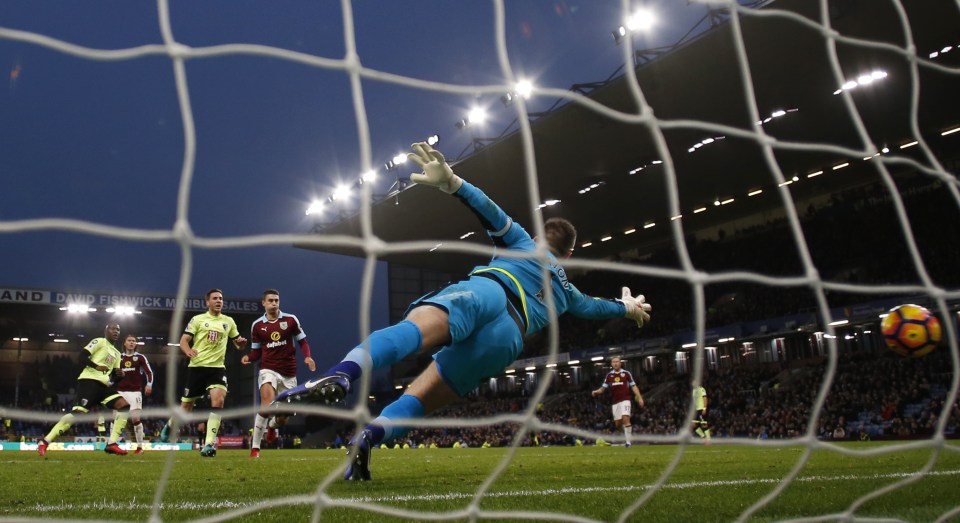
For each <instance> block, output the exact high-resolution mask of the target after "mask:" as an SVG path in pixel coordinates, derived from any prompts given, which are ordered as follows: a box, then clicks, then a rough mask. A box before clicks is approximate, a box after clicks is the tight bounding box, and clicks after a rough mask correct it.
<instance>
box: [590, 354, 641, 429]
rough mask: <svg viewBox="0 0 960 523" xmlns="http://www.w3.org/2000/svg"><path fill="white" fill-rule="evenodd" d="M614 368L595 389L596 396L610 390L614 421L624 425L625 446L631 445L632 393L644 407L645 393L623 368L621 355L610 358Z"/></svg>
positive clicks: (620, 425)
mask: <svg viewBox="0 0 960 523" xmlns="http://www.w3.org/2000/svg"><path fill="white" fill-rule="evenodd" d="M610 365H611V366H613V368H612V369H611V370H610V372H608V373H607V376H606V377H605V378H604V379H603V385H601V386H600V388H599V389H597V390H595V391H593V395H594V396H600V395H601V394H603V393H604V392H605V391H606V390H608V389H609V390H610V403H611V405H612V409H613V423H614V424H616V426H617V428H618V429H619V428H620V427H623V437H624V438H625V440H624V446H625V447H629V446H630V432H631V430H632V424H631V423H630V414H631V413H630V407H631V405H632V404H631V403H630V393H631V392H632V393H633V397H635V398H637V403H638V404H639V405H640V406H641V407H643V395H642V394H640V388H639V387H637V384H636V382H634V381H633V374H630V371H628V370H626V369H624V368H623V360H621V359H620V356H614V357H613V358H612V359H611V360H610Z"/></svg>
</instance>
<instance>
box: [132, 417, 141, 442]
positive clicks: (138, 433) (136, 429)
mask: <svg viewBox="0 0 960 523" xmlns="http://www.w3.org/2000/svg"><path fill="white" fill-rule="evenodd" d="M133 434H134V436H135V437H136V438H137V448H141V449H142V448H143V422H141V421H140V420H137V421H134V422H133Z"/></svg>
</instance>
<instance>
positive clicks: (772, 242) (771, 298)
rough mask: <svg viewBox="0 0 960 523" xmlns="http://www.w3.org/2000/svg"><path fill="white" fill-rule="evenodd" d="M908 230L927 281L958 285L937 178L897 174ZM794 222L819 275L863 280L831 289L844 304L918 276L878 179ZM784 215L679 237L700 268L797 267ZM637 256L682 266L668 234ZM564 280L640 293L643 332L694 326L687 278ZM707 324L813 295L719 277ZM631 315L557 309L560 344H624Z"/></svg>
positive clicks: (785, 307)
mask: <svg viewBox="0 0 960 523" xmlns="http://www.w3.org/2000/svg"><path fill="white" fill-rule="evenodd" d="M900 183H901V185H902V187H900V191H901V195H902V196H903V201H904V206H905V208H906V212H907V216H908V219H909V220H910V223H911V225H912V228H911V232H912V235H913V238H914V240H915V242H916V245H917V247H918V251H919V254H920V257H921V259H922V261H923V265H924V268H925V270H926V271H927V272H928V273H929V275H930V278H931V280H932V281H933V282H934V284H936V285H939V286H942V287H947V288H957V287H958V286H960V272H958V271H957V270H956V267H958V266H960V243H958V242H956V241H944V239H945V238H958V237H960V210H958V208H957V204H956V202H954V201H953V200H952V197H951V195H950V193H949V191H947V190H946V189H945V187H944V184H943V183H942V182H939V181H930V180H929V179H927V178H920V177H915V178H912V179H904V180H901V181H900ZM800 223H801V226H802V230H803V234H804V241H805V245H806V246H807V250H808V252H809V254H810V259H811V261H812V263H813V265H814V267H815V268H816V270H817V273H818V274H819V276H820V277H821V278H822V279H823V280H826V281H830V282H835V283H846V284H855V285H863V286H868V287H869V293H867V292H865V293H862V294H857V293H849V292H839V291H828V292H827V299H828V303H829V305H830V306H831V307H843V306H848V305H853V304H856V303H862V302H864V301H871V300H877V299H880V298H884V297H889V296H893V295H894V294H893V293H892V292H891V293H890V294H889V295H881V294H877V293H876V288H877V287H879V286H885V285H892V284H899V285H905V284H913V285H919V284H920V282H921V278H920V276H919V274H918V271H917V268H916V266H915V264H914V260H913V258H912V257H911V256H910V249H909V248H908V245H907V242H906V240H905V236H904V234H903V231H902V228H901V224H900V220H899V217H898V215H897V213H896V211H895V208H894V204H893V200H892V198H891V197H890V194H889V192H888V191H887V189H886V188H885V186H883V185H882V184H880V183H876V184H873V185H868V186H861V187H855V188H850V189H848V190H846V191H842V192H836V193H834V194H832V195H831V196H830V198H829V199H828V200H826V201H823V202H818V203H817V204H816V205H814V204H809V205H808V207H807V209H806V211H805V212H804V213H803V216H801V221H800ZM797 245H798V243H797V239H796V238H794V234H793V232H792V230H791V228H790V227H789V224H788V222H787V220H786V219H771V220H769V221H767V222H765V223H762V224H755V225H752V226H750V227H746V228H744V229H742V230H734V231H730V232H728V233H721V234H718V235H717V236H716V237H713V238H707V237H701V238H699V239H697V238H694V237H693V236H690V237H688V238H687V241H686V246H687V250H688V252H689V255H690V259H691V261H692V263H693V265H694V267H695V268H696V269H697V270H698V271H702V272H706V273H710V274H716V273H721V272H730V271H749V272H753V273H757V274H762V275H765V276H771V277H784V276H794V277H798V276H804V275H805V274H806V272H805V269H804V265H803V262H802V260H803V256H801V252H800V251H799V250H798V247H797ZM642 263H643V264H644V265H645V266H648V267H662V268H669V269H674V270H679V269H681V268H682V265H681V264H680V262H679V256H678V254H677V252H676V249H675V247H674V245H673V243H672V242H669V243H668V244H665V245H663V246H661V247H660V248H656V249H653V250H651V252H650V253H649V255H647V256H646V257H644V259H643V261H642ZM571 279H572V281H573V282H574V283H575V284H576V285H577V287H578V288H580V289H581V290H582V291H584V292H585V293H587V294H591V295H595V296H616V295H618V293H619V289H620V287H621V286H623V285H627V286H629V287H630V288H631V289H634V290H635V292H641V293H643V294H645V295H646V296H647V298H648V301H650V302H651V303H653V304H654V307H655V309H654V319H653V321H651V322H650V323H649V324H648V325H647V326H646V327H645V328H644V330H643V333H642V334H643V336H645V337H657V336H668V335H671V334H674V333H676V332H682V331H689V330H693V329H694V318H695V315H694V305H693V299H692V297H693V292H692V287H691V285H690V284H689V283H688V282H686V281H681V280H675V279H669V278H656V277H651V276H643V277H638V276H634V275H627V274H623V273H614V272H610V271H590V272H587V273H585V274H579V275H578V274H576V273H574V272H572V271H571ZM705 304H706V318H705V319H706V328H708V329H710V328H715V327H720V326H724V325H730V324H735V323H740V322H748V321H753V320H762V319H768V318H773V317H779V316H785V315H790V314H797V313H802V312H808V311H811V310H816V308H817V302H816V300H815V294H814V293H813V291H812V290H811V289H810V288H807V287H781V286H773V285H761V284H757V283H750V282H742V281H741V282H725V283H716V284H710V285H707V286H706V288H705ZM629 327H630V325H629V322H627V321H625V320H624V321H621V320H614V321H612V322H590V321H584V320H580V319H576V318H568V317H561V318H560V332H561V333H562V340H561V341H560V352H566V351H569V350H572V349H582V348H590V347H595V346H600V345H605V344H612V343H622V342H626V341H631V340H632V339H635V338H636V337H637V335H638V334H637V331H636V329H631V328H629ZM547 347H548V345H547V343H546V337H545V336H538V337H536V338H534V339H532V340H529V341H528V343H527V345H526V347H525V348H524V355H523V356H524V357H532V356H537V355H542V354H545V353H546V351H547Z"/></svg>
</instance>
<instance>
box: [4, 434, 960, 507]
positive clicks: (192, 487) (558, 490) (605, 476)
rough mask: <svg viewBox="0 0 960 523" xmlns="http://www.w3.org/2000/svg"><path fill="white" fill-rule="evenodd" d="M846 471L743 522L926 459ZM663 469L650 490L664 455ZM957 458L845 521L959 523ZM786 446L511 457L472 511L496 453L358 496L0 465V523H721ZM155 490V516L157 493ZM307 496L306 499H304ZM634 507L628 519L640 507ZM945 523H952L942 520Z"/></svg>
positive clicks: (266, 476) (807, 473)
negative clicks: (84, 522) (316, 521)
mask: <svg viewBox="0 0 960 523" xmlns="http://www.w3.org/2000/svg"><path fill="white" fill-rule="evenodd" d="M842 448H843V449H845V450H847V451H854V452H856V455H849V454H848V453H845V452H839V451H837V450H834V449H831V448H818V449H816V450H815V451H814V452H813V453H812V455H811V456H810V460H809V461H808V462H807V463H806V465H805V466H804V467H803V469H802V471H801V472H800V474H799V476H798V477H797V479H796V480H794V481H793V482H792V483H790V484H789V485H788V486H786V488H785V489H784V490H783V491H782V492H781V493H780V495H779V496H777V497H776V498H775V499H773V500H772V501H770V502H769V503H766V504H765V505H763V507H762V508H759V509H758V510H756V511H755V512H752V516H751V517H750V518H749V520H750V521H778V520H784V519H794V518H804V517H814V516H823V515H826V514H839V513H843V512H845V511H847V510H849V509H850V506H851V503H853V502H854V501H855V500H857V499H858V498H859V497H860V496H863V495H864V494H867V493H869V492H871V491H874V490H876V489H878V488H881V487H883V486H885V485H890V484H893V483H895V482H898V481H902V480H903V479H904V478H905V477H907V476H908V475H909V474H910V473H912V472H915V471H917V470H919V469H921V468H922V467H923V466H924V464H925V463H927V462H928V461H929V460H930V459H931V457H932V456H933V455H934V452H933V450H931V449H915V450H903V449H901V450H899V451H897V452H889V453H888V452H886V450H889V449H890V448H891V446H890V445H889V444H887V445H881V444H876V443H856V444H849V445H846V446H844V447H842ZM681 450H683V455H682V457H681V458H680V461H679V464H678V465H677V467H676V468H675V469H674V470H673V473H672V474H670V475H669V477H668V478H667V479H666V481H665V482H664V483H663V485H662V486H661V487H660V488H659V489H657V490H656V491H655V492H652V495H650V494H651V488H652V487H653V486H654V485H656V484H657V482H658V479H659V478H660V477H661V476H662V475H663V473H664V471H665V470H667V469H668V468H669V467H670V465H671V463H672V462H673V460H674V459H675V458H676V457H677V454H678V452H679V451H681ZM958 450H960V448H957V447H954V446H947V447H946V448H944V449H943V450H942V451H941V452H940V454H939V455H938V456H937V459H936V461H935V465H934V467H933V471H932V473H930V474H928V475H925V476H924V477H922V478H920V479H919V480H918V481H916V482H914V483H912V484H910V485H907V486H905V487H903V488H900V489H898V490H896V491H894V492H892V493H889V494H884V495H882V496H879V497H877V498H876V499H873V500H870V501H868V502H866V503H864V504H863V505H862V506H860V507H858V508H857V509H856V510H855V511H854V514H855V515H856V516H857V517H886V518H893V519H898V520H905V521H934V520H937V519H938V518H941V517H943V516H944V515H945V514H946V515H952V512H951V511H953V510H960V509H958V507H960V489H958V488H957V486H956V485H957V481H958V479H960V455H958V452H957V451H958ZM804 452H805V449H804V448H803V447H802V446H799V445H797V446H786V447H775V446H769V445H767V446H762V447H756V446H745V445H729V444H723V442H717V443H715V444H714V445H712V446H709V447H705V446H699V445H698V446H690V447H686V448H683V449H681V447H678V446H674V445H652V446H651V445H634V446H633V447H632V448H623V447H554V448H521V449H518V450H517V451H516V454H515V455H514V456H513V458H512V460H510V461H509V464H508V465H507V466H506V468H505V469H504V470H503V472H502V473H501V474H500V475H499V476H497V477H496V479H495V480H494V481H493V482H492V483H491V484H490V485H489V488H487V490H486V493H485V494H484V495H483V496H482V497H481V498H480V499H479V500H478V499H476V493H477V491H478V489H480V488H481V486H482V485H484V483H485V481H487V480H488V478H490V477H491V474H492V473H493V472H494V471H495V470H496V469H497V468H498V466H500V464H501V463H502V462H504V460H505V459H507V458H508V455H509V451H508V450H507V449H493V448H491V449H409V450H394V449H384V450H381V449H377V450H374V452H373V457H372V460H371V461H372V469H371V470H372V474H373V481H371V482H362V483H357V482H347V481H343V480H341V479H339V475H336V474H335V473H336V472H337V471H338V469H341V468H342V467H343V466H345V462H344V457H343V456H344V453H343V451H339V450H282V451H269V450H265V451H263V454H262V457H261V458H260V459H259V460H252V459H250V458H249V457H248V453H247V451H239V450H237V451H233V450H221V451H220V453H219V454H218V455H217V457H216V458H214V459H206V458H201V457H200V455H199V453H198V452H174V453H164V452H148V453H147V454H144V455H142V456H134V455H129V456H125V457H121V456H110V455H106V454H104V453H103V452H49V453H48V454H47V457H46V458H40V457H38V456H37V455H36V454H33V453H26V452H16V453H14V452H4V453H3V454H2V455H0V484H2V485H3V488H2V489H0V520H17V521H20V520H23V519H25V518H42V519H61V520H62V519H91V520H92V519H97V520H119V521H147V520H150V519H151V516H152V515H153V514H154V511H156V515H157V516H158V517H159V518H160V519H162V520H163V521H184V520H195V519H206V518H213V519H212V520H216V521H220V520H231V521H251V522H253V521H256V522H263V521H277V522H294V521H309V520H310V519H311V518H312V517H313V515H314V513H315V512H316V511H319V516H320V518H321V520H323V521H351V522H353V521H377V522H381V521H407V520H427V519H441V518H443V517H445V516H450V517H452V519H454V520H457V521H465V520H468V519H469V515H470V513H471V512H470V511H471V510H473V508H472V507H474V506H475V507H476V509H477V510H479V512H477V513H476V514H478V515H479V516H480V517H481V518H482V519H487V518H495V519H508V520H529V519H531V518H532V519H540V520H548V521H557V520H564V519H567V520H586V519H589V520H602V521H611V520H617V519H619V518H621V517H623V516H625V519H627V520H630V521H670V522H676V521H731V520H736V519H738V518H740V517H741V516H742V515H743V514H744V512H745V511H746V510H747V509H748V508H749V507H751V506H753V505H754V504H756V503H758V502H759V501H761V500H762V499H764V498H765V497H766V496H768V495H770V493H771V492H772V491H773V490H774V489H776V488H777V487H778V486H779V485H780V484H781V480H782V478H783V476H784V475H786V474H787V473H788V472H789V471H790V470H791V469H792V468H793V467H794V465H795V464H796V463H797V462H798V461H799V460H800V459H801V458H802V456H803V455H804ZM168 460H170V461H171V463H170V465H171V468H170V475H169V479H168V480H167V482H166V484H165V487H164V490H163V492H162V494H161V495H160V496H159V499H158V501H159V502H160V505H159V508H156V507H157V506H156V505H155V498H156V497H157V492H158V486H159V485H160V484H161V481H162V478H163V477H164V470H165V467H166V466H167V465H168ZM318 492H320V494H319V495H318ZM647 495H650V496H649V499H646V500H645V502H644V503H643V504H642V505H640V506H636V507H634V508H633V509H632V510H631V508H630V507H631V506H633V505H635V504H637V502H638V501H639V500H640V499H641V498H642V497H644V496H647ZM954 517H955V518H956V519H958V520H960V516H954Z"/></svg>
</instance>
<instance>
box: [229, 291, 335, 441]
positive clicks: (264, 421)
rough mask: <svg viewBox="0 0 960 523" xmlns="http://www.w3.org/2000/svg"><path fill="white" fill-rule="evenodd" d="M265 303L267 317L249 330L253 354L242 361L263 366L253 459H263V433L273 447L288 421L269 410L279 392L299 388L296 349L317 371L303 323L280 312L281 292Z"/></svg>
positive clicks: (266, 296) (270, 294)
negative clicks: (261, 443)
mask: <svg viewBox="0 0 960 523" xmlns="http://www.w3.org/2000/svg"><path fill="white" fill-rule="evenodd" d="M262 303H263V310H264V314H263V316H261V317H260V318H258V319H257V321H255V322H253V326H252V327H251V328H250V354H248V355H246V356H244V357H243V359H241V360H240V363H243V364H244V365H250V364H252V363H254V362H256V361H259V362H260V372H259V373H258V374H257V383H258V384H259V385H260V412H258V413H257V417H256V418H255V419H254V422H253V439H252V440H251V441H250V457H251V458H259V457H260V440H261V439H262V438H263V433H264V431H265V430H266V432H267V443H268V444H271V443H273V441H274V440H275V439H276V427H277V426H279V425H282V424H283V421H284V420H285V417H281V416H272V415H271V414H270V413H269V410H268V407H269V406H270V404H271V403H272V402H273V400H274V398H276V396H277V393H278V392H279V393H282V392H283V391H285V390H287V389H292V388H294V387H296V386H297V345H300V352H302V353H303V362H304V363H305V364H306V365H307V367H308V368H309V369H310V372H313V371H315V370H317V364H316V363H314V361H313V358H311V357H310V344H309V343H307V334H306V333H305V332H303V327H301V326H300V320H298V319H297V317H296V316H294V315H293V314H287V313H285V312H282V311H281V310H280V292H279V291H277V290H276V289H267V290H265V291H263V301H262Z"/></svg>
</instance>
